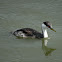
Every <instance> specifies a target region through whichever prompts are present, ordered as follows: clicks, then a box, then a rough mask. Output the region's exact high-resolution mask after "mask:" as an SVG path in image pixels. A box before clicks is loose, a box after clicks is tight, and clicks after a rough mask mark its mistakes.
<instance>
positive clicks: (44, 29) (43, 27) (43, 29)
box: [42, 24, 48, 38]
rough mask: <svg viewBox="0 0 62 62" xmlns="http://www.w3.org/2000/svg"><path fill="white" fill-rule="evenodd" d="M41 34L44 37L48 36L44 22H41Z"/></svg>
mask: <svg viewBox="0 0 62 62" xmlns="http://www.w3.org/2000/svg"><path fill="white" fill-rule="evenodd" d="M42 34H43V36H44V38H48V33H47V27H46V25H44V24H42Z"/></svg>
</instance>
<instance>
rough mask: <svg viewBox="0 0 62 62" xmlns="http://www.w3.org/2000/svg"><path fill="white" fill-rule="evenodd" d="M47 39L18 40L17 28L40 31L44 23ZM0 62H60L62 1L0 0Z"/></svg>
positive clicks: (61, 55) (61, 52)
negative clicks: (46, 26)
mask: <svg viewBox="0 0 62 62" xmlns="http://www.w3.org/2000/svg"><path fill="white" fill-rule="evenodd" d="M46 20H47V21H50V22H51V23H52V24H53V28H54V29H55V30H56V31H57V32H53V31H51V30H49V29H48V34H49V37H50V39H17V38H16V37H15V36H13V35H12V34H10V32H11V31H14V30H16V29H19V28H25V27H29V28H33V29H36V30H37V31H39V32H41V24H42V22H43V21H46ZM0 62H62V0H0Z"/></svg>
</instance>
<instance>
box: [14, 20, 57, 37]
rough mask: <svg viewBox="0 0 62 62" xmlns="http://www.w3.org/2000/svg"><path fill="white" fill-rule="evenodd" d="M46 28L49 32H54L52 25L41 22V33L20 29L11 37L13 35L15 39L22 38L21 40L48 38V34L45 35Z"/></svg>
mask: <svg viewBox="0 0 62 62" xmlns="http://www.w3.org/2000/svg"><path fill="white" fill-rule="evenodd" d="M47 28H50V29H51V30H53V31H54V32H56V31H55V30H54V29H53V28H52V24H50V22H49V21H46V22H43V23H42V33H40V32H38V31H36V30H34V29H31V28H22V29H19V30H16V31H14V32H13V35H15V36H16V37H22V38H29V37H31V38H48V33H47Z"/></svg>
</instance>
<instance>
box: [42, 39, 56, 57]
mask: <svg viewBox="0 0 62 62" xmlns="http://www.w3.org/2000/svg"><path fill="white" fill-rule="evenodd" d="M47 43H48V39H42V50H43V52H44V54H45V56H49V55H51V53H52V52H53V51H54V50H56V49H54V48H49V47H48V46H47Z"/></svg>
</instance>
